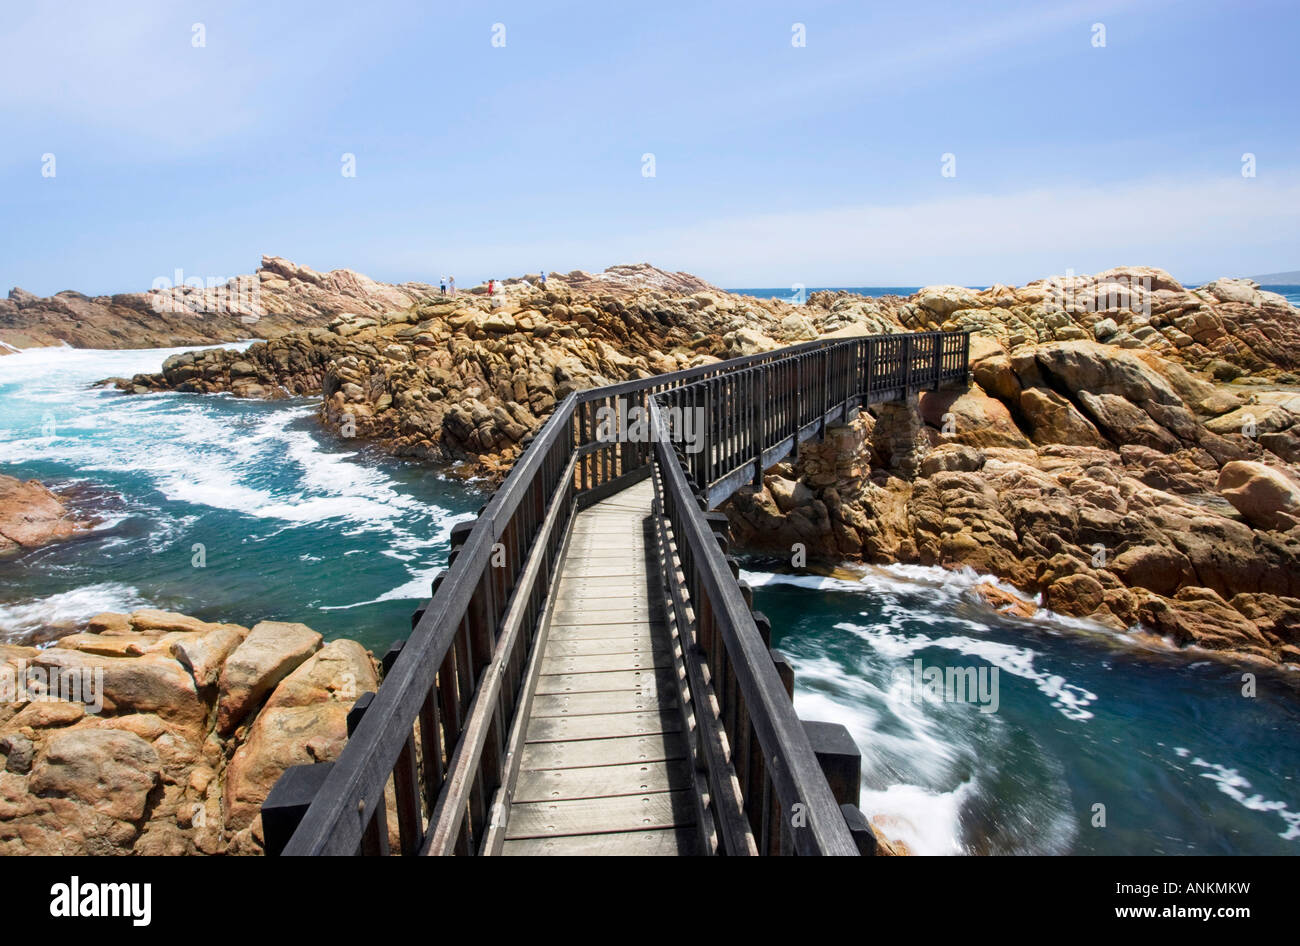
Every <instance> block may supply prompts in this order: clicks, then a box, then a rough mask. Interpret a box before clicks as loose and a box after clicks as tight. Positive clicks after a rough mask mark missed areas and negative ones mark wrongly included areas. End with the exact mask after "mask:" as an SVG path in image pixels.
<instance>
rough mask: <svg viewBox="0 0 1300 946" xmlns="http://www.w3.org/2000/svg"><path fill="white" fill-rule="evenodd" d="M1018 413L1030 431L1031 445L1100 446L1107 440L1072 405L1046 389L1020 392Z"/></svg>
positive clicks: (1028, 389)
mask: <svg viewBox="0 0 1300 946" xmlns="http://www.w3.org/2000/svg"><path fill="white" fill-rule="evenodd" d="M1020 413H1021V414H1023V415H1024V417H1025V420H1026V421H1027V422H1028V423H1029V426H1030V429H1031V431H1032V435H1033V439H1034V443H1038V444H1049V443H1059V444H1066V445H1069V446H1080V447H1101V446H1104V445H1105V443H1106V440H1105V438H1104V437H1102V435H1101V434H1099V433H1098V432H1097V428H1096V427H1095V426H1093V424H1092V422H1091V421H1089V420H1088V419H1087V418H1086V417H1084V416H1083V415H1082V414H1080V413H1079V411H1078V410H1077V409H1076V408H1075V406H1074V405H1073V404H1071V403H1070V402H1069V401H1067V400H1066V399H1065V398H1063V397H1061V395H1059V394H1057V393H1056V392H1055V391H1052V390H1050V389H1048V388H1026V389H1025V390H1023V391H1021V392H1020Z"/></svg>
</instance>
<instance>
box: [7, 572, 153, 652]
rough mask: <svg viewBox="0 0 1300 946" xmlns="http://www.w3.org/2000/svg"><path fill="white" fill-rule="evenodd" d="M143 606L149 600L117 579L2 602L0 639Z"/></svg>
mask: <svg viewBox="0 0 1300 946" xmlns="http://www.w3.org/2000/svg"><path fill="white" fill-rule="evenodd" d="M144 607H148V602H147V601H145V600H144V598H142V597H141V596H140V593H139V592H138V591H137V590H136V589H134V588H131V587H129V586H127V585H123V584H119V583H117V582H101V583H99V584H95V585H86V586H84V587H81V588H74V589H73V590H72V591H64V592H61V593H59V594H54V595H48V596H46V597H44V598H28V599H26V600H24V601H15V602H12V603H10V604H0V640H18V639H21V638H22V636H23V635H25V634H29V633H31V632H32V631H37V630H40V629H41V628H43V627H48V626H51V625H53V626H60V625H72V624H76V623H78V622H81V621H84V620H86V619H87V618H89V617H91V616H92V615H95V614H98V613H99V612H101V611H118V612H127V611H135V610H137V609H139V608H144Z"/></svg>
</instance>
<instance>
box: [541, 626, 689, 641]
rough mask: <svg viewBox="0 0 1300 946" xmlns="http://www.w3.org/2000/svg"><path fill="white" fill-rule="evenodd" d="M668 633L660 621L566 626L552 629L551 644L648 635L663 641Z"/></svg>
mask: <svg viewBox="0 0 1300 946" xmlns="http://www.w3.org/2000/svg"><path fill="white" fill-rule="evenodd" d="M667 633H668V632H667V630H666V629H665V627H664V625H663V624H662V623H661V622H659V621H645V622H643V623H641V624H590V623H588V624H566V625H564V626H562V627H552V628H551V639H550V643H555V642H557V641H583V640H615V639H618V640H622V639H626V638H628V637H640V636H642V635H647V634H649V635H659V634H662V635H664V637H663V638H661V639H666V637H667Z"/></svg>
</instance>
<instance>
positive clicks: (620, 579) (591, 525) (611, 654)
mask: <svg viewBox="0 0 1300 946" xmlns="http://www.w3.org/2000/svg"><path fill="white" fill-rule="evenodd" d="M653 498H654V491H653V487H652V485H651V483H650V481H649V480H644V481H642V482H641V483H638V484H636V485H634V486H632V487H630V488H628V489H625V490H623V491H622V492H620V493H618V494H616V495H614V496H612V497H610V498H609V499H606V500H604V501H602V502H599V503H596V504H594V505H593V506H591V507H590V508H588V509H586V510H584V511H583V512H581V513H579V514H578V516H577V518H576V519H575V521H574V526H573V531H572V533H571V536H570V539H569V545H568V549H567V551H566V553H565V556H564V559H563V561H562V562H561V563H560V566H559V569H558V582H559V584H558V586H557V588H556V593H555V603H554V606H553V609H552V611H551V614H550V616H549V618H548V619H547V621H546V624H545V627H544V628H543V629H542V632H541V642H540V645H539V646H540V647H541V651H540V664H539V666H538V667H537V673H536V676H535V680H536V686H535V689H534V692H533V696H532V701H531V706H530V707H529V712H528V716H527V722H526V729H525V733H524V737H523V748H522V752H521V756H520V763H519V772H518V776H517V777H516V780H515V784H514V790H513V792H512V793H511V801H510V806H509V812H508V817H507V820H506V825H505V843H504V845H503V846H502V853H503V854H513V855H518V854H670V855H675V854H693V853H698V852H699V849H700V846H701V840H700V832H699V830H698V827H697V821H698V805H699V799H698V798H697V796H696V794H695V793H696V790H697V789H696V784H695V779H694V777H693V775H692V771H691V762H690V756H689V752H688V746H687V742H686V737H685V735H684V732H683V731H684V729H685V728H686V726H687V725H688V720H689V717H687V716H685V715H684V714H683V712H682V693H681V684H680V682H679V681H680V680H681V670H680V667H681V664H680V657H679V654H678V652H677V646H676V643H675V640H674V636H673V631H672V626H671V623H670V622H669V621H668V609H667V608H666V606H665V594H664V590H663V585H662V581H661V579H660V571H659V564H658V558H657V551H656V547H655V539H654V531H653V519H652V515H651V505H652V501H653Z"/></svg>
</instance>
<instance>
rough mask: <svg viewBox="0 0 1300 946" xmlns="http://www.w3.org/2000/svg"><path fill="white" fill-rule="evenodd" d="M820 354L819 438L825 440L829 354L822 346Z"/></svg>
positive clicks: (828, 404) (829, 393)
mask: <svg viewBox="0 0 1300 946" xmlns="http://www.w3.org/2000/svg"><path fill="white" fill-rule="evenodd" d="M818 354H820V355H821V356H822V419H821V428H820V431H819V434H820V436H819V439H820V441H821V442H822V443H825V442H826V415H827V414H828V413H829V412H830V409H831V354H830V351H829V350H827V349H825V348H823V349H822V350H821V351H820V352H818Z"/></svg>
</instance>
